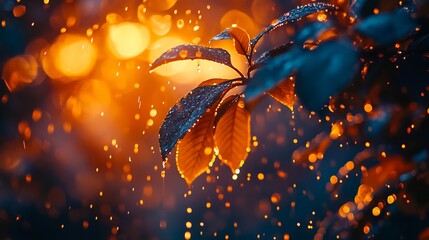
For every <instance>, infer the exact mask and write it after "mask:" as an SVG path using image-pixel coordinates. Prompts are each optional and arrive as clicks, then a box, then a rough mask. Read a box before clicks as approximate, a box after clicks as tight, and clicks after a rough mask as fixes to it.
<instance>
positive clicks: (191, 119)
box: [159, 81, 232, 159]
mask: <svg viewBox="0 0 429 240" xmlns="http://www.w3.org/2000/svg"><path fill="white" fill-rule="evenodd" d="M231 84H232V82H231V81H229V82H224V83H221V84H219V85H214V86H213V85H208V86H202V87H197V88H195V89H194V90H192V91H190V92H189V93H188V94H187V95H186V96H185V97H183V98H181V99H180V100H179V101H178V102H177V103H176V104H175V105H174V107H172V108H171V109H170V111H169V112H168V114H167V116H166V117H165V119H164V121H163V123H162V125H161V128H160V130H159V143H160V147H161V155H162V158H163V159H165V158H166V157H167V154H168V153H169V152H170V151H171V149H172V148H173V147H174V145H175V144H176V142H177V141H178V140H179V139H181V138H182V137H183V136H184V135H185V133H186V132H187V131H188V129H189V128H191V127H192V125H193V124H194V123H195V121H196V120H197V119H198V118H200V116H201V115H202V114H203V113H205V112H206V110H207V109H208V108H210V107H211V106H212V105H213V104H214V103H215V102H216V101H217V100H218V99H220V98H221V97H222V96H223V94H224V93H225V92H226V91H227V90H228V89H229V88H230V86H231Z"/></svg>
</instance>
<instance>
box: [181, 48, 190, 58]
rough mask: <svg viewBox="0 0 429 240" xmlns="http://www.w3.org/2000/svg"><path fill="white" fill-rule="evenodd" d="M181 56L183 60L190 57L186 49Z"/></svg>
mask: <svg viewBox="0 0 429 240" xmlns="http://www.w3.org/2000/svg"><path fill="white" fill-rule="evenodd" d="M179 55H180V57H181V58H186V57H187V56H188V50H185V49H183V50H181V51H180V53H179Z"/></svg>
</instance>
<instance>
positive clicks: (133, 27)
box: [107, 22, 150, 59]
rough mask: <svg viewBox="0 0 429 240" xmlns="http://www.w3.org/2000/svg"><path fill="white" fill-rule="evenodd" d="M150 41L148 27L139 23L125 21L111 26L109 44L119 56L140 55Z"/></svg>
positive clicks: (123, 57) (121, 57)
mask: <svg viewBox="0 0 429 240" xmlns="http://www.w3.org/2000/svg"><path fill="white" fill-rule="evenodd" d="M149 41H150V33H149V30H148V28H147V27H145V26H143V25H141V24H139V23H131V22H123V23H120V24H116V25H112V26H110V27H109V31H108V36H107V45H108V46H109V50H110V51H111V52H112V53H113V54H114V55H115V56H116V57H117V58H120V59H128V58H133V57H136V56H138V55H140V54H141V53H142V52H143V51H144V50H145V49H146V48H147V46H148V45H149Z"/></svg>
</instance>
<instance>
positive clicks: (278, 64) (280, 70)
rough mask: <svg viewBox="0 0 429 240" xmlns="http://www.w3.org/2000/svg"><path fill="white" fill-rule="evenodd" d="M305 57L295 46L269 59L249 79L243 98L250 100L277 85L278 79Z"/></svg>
mask: <svg viewBox="0 0 429 240" xmlns="http://www.w3.org/2000/svg"><path fill="white" fill-rule="evenodd" d="M306 59H307V58H306V54H304V52H303V51H302V50H301V49H298V48H296V47H295V48H292V49H291V50H290V51H288V52H286V53H284V54H281V55H280V56H278V57H276V58H274V59H272V60H271V61H269V62H268V63H267V64H265V65H264V66H263V67H261V68H260V69H259V70H258V71H257V72H255V75H254V76H253V77H252V78H251V79H250V80H249V83H248V84H247V87H246V89H245V90H244V95H245V100H246V101H247V102H250V101H252V100H254V99H255V98H257V97H258V96H260V95H261V94H262V93H264V92H265V91H268V90H270V89H272V88H274V87H275V86H277V84H279V83H280V81H282V80H283V79H285V78H288V77H290V76H291V75H292V74H293V73H294V72H295V71H296V70H297V69H298V68H299V67H300V66H301V65H302V64H303V63H304V61H306Z"/></svg>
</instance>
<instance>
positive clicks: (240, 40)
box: [229, 27, 250, 55]
mask: <svg viewBox="0 0 429 240" xmlns="http://www.w3.org/2000/svg"><path fill="white" fill-rule="evenodd" d="M229 34H230V35H231V36H232V37H233V38H234V46H235V50H236V51H237V53H239V54H241V55H247V54H248V53H249V49H250V37H249V34H248V33H247V32H246V31H245V30H243V29H242V28H239V27H233V28H231V29H229Z"/></svg>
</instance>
